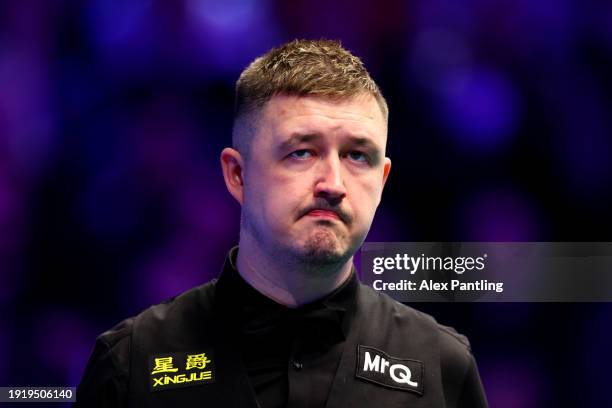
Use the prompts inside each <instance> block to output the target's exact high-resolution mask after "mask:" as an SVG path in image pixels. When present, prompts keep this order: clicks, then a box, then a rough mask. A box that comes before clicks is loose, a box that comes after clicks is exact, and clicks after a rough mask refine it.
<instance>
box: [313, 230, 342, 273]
mask: <svg viewBox="0 0 612 408" xmlns="http://www.w3.org/2000/svg"><path fill="white" fill-rule="evenodd" d="M347 252H348V251H347V250H346V248H344V245H341V243H340V242H339V240H338V238H337V237H336V235H335V234H334V233H332V232H330V231H318V232H316V233H314V234H313V235H311V236H310V237H309V238H308V240H307V241H306V243H305V244H304V246H303V247H302V255H303V258H304V261H306V262H308V263H310V264H315V265H331V264H336V263H341V262H345V261H346V260H347V259H348V258H350V256H351V255H352V254H347Z"/></svg>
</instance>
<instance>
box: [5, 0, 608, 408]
mask: <svg viewBox="0 0 612 408" xmlns="http://www.w3.org/2000/svg"><path fill="white" fill-rule="evenodd" d="M296 37H306V38H320V37H327V38H334V39H340V40H342V42H343V44H344V45H345V46H346V47H347V48H349V49H350V50H352V51H353V52H354V53H355V54H357V55H358V56H360V57H362V58H363V60H364V61H365V63H366V65H367V67H368V68H369V70H370V71H371V73H372V75H373V77H374V78H375V79H376V80H377V82H378V83H379V84H380V86H381V88H382V91H383V93H384V94H385V96H386V97H387V99H388V102H389V106H390V112H391V115H390V129H389V146H388V154H389V156H390V157H391V159H392V160H393V169H392V172H391V177H390V179H389V182H388V184H387V187H386V191H385V193H384V197H383V203H382V204H381V206H380V208H379V211H378V214H377V217H376V219H375V223H374V226H373V228H372V231H371V233H370V235H369V237H368V240H370V241H612V234H611V232H610V231H611V229H610V227H611V226H612V225H611V224H612V223H611V221H610V204H611V197H612V187H611V186H612V170H611V169H612V166H611V165H610V160H609V159H610V157H611V146H612V142H611V140H610V139H611V135H612V119H611V115H610V111H611V107H612V75H611V72H612V3H610V2H609V1H593V2H588V4H587V3H585V2H579V1H569V0H497V1H485V0H421V1H399V0H395V1H393V0H392V1H381V0H378V1H356V0H352V1H348V0H344V1H333V2H328V1H322V0H310V1H305V0H299V1H255V0H214V1H213V0H174V1H161V0H160V1H153V0H133V1H109V0H92V1H65V0H64V1H61V0H48V1H35V0H21V1H4V2H1V3H0V385H4V386H9V385H15V386H17V385H19V386H24V385H39V386H43V385H64V386H67V385H76V384H77V383H78V381H79V378H80V376H81V374H82V370H83V368H84V364H85V362H86V359H87V357H88V355H89V353H90V351H91V347H92V345H93V343H94V339H95V337H96V335H97V334H99V333H101V332H102V331H104V330H106V329H108V328H110V327H111V326H113V325H114V324H115V323H116V322H118V321H120V320H121V319H123V318H125V317H127V316H130V315H133V314H135V313H138V312H139V311H140V310H142V309H143V308H145V307H147V306H149V305H150V304H153V303H158V302H160V301H162V300H164V299H165V298H168V297H170V296H172V295H175V294H177V293H180V292H181V291H183V290H186V289H187V288H190V287H192V286H196V285H199V284H200V283H202V282H204V281H207V280H209V279H210V278H212V277H214V276H216V274H217V273H218V271H219V269H220V266H221V265H222V262H223V258H224V255H225V252H226V251H227V250H228V249H229V248H230V247H231V246H232V245H234V244H235V243H236V242H237V238H238V217H239V207H238V205H237V204H236V203H235V202H234V201H233V199H232V198H231V196H230V195H229V194H228V193H227V192H226V191H225V187H224V185H223V181H222V176H221V172H220V167H219V160H218V156H219V153H220V151H221V149H222V148H223V147H224V146H226V145H228V144H229V143H230V129H231V112H232V104H233V84H234V82H235V80H236V79H237V77H238V75H239V73H240V71H241V70H242V68H244V66H245V65H246V64H247V63H248V62H249V61H251V60H252V59H253V58H254V57H256V56H258V55H260V54H262V53H263V52H265V51H266V50H268V49H269V48H270V47H271V46H274V45H278V44H281V43H282V42H284V41H287V40H291V39H293V38H296ZM576 279H581V277H580V276H579V275H577V276H576ZM417 307H419V308H421V309H422V310H425V311H428V312H430V313H433V314H434V315H435V316H436V317H437V319H438V320H439V321H440V322H441V323H444V324H447V325H451V326H454V327H455V328H457V329H458V330H459V331H460V332H462V333H465V334H467V335H468V336H469V337H470V339H471V341H472V345H473V350H474V353H475V355H476V358H477V360H478V362H479V367H480V371H481V376H482V379H483V382H484V385H485V387H486V389H487V392H488V396H489V400H490V403H491V406H492V407H573V406H581V407H603V406H612V395H611V394H610V392H609V388H610V387H609V381H610V380H609V378H610V376H609V371H610V366H611V365H612V349H611V348H610V344H612V329H611V327H610V320H611V318H612V305H610V304H569V303H568V304H519V303H513V304H510V303H509V304H488V303H487V304H423V305H417ZM37 406H40V405H37Z"/></svg>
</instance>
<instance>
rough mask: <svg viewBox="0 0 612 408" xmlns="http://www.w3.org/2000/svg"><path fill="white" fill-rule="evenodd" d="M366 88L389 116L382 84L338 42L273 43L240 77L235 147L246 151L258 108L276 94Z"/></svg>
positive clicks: (337, 93)
mask: <svg viewBox="0 0 612 408" xmlns="http://www.w3.org/2000/svg"><path fill="white" fill-rule="evenodd" d="M362 93H367V94H370V95H372V96H373V97H374V98H375V99H376V101H377V102H378V105H379V106H380V110H381V111H382V113H383V117H384V119H385V121H386V120H387V119H388V116H389V110H388V107H387V102H386V101H385V98H384V97H383V95H382V93H381V92H380V89H379V88H378V85H376V83H375V82H374V80H373V79H372V78H371V77H370V74H369V73H368V71H367V70H366V69H365V67H364V65H363V62H362V61H361V60H360V59H359V58H358V57H356V56H354V55H353V54H351V53H350V52H349V51H348V50H346V49H345V48H343V47H342V45H341V44H340V42H338V41H332V40H324V39H322V40H294V41H291V42H288V43H286V44H283V45H281V46H280V47H276V48H273V49H271V50H270V51H268V52H267V53H265V54H264V55H262V56H261V57H258V58H256V59H255V60H254V61H253V62H251V64H250V65H249V66H248V67H247V68H246V69H245V70H244V71H242V74H241V75H240V78H239V79H238V81H237V82H236V105H235V110H234V129H233V132H232V143H233V145H234V148H236V149H237V150H239V151H240V152H241V153H242V154H243V155H248V152H249V148H250V146H249V145H250V140H251V138H252V136H253V134H254V132H255V128H256V122H257V113H259V111H260V110H261V109H262V108H263V106H264V105H265V104H266V102H268V101H269V100H270V98H272V97H273V96H274V95H277V94H286V95H295V96H325V97H330V98H336V99H343V98H350V97H352V96H356V95H358V94H362Z"/></svg>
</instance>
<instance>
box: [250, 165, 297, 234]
mask: <svg viewBox="0 0 612 408" xmlns="http://www.w3.org/2000/svg"><path fill="white" fill-rule="evenodd" d="M299 181H300V180H299V179H296V178H295V177H293V178H288V177H282V176H278V175H277V176H273V175H270V174H267V173H266V174H264V173H258V174H253V179H252V180H249V184H248V188H245V201H248V202H247V205H248V206H249V208H251V212H252V213H254V214H256V215H257V216H259V217H262V218H263V219H264V220H265V221H266V223H268V224H270V225H274V224H279V223H283V222H286V218H287V217H288V216H293V215H294V213H295V212H296V210H297V209H298V208H299V206H300V203H301V202H302V201H300V200H301V198H300V197H301V195H300V194H299V193H300V191H301V187H300V185H299V184H300V182H299Z"/></svg>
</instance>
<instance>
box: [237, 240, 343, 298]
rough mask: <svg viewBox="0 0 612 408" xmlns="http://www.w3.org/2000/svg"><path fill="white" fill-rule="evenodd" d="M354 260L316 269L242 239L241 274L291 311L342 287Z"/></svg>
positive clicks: (240, 251) (239, 264) (254, 286)
mask: <svg viewBox="0 0 612 408" xmlns="http://www.w3.org/2000/svg"><path fill="white" fill-rule="evenodd" d="M352 265H353V257H352V256H351V257H350V258H349V259H348V260H347V261H346V262H343V263H340V264H331V265H325V266H321V267H313V266H309V265H306V264H304V263H298V262H292V261H291V260H288V259H287V257H280V256H274V255H273V254H268V253H266V252H264V251H262V250H261V248H260V247H259V245H257V244H256V243H255V242H253V241H252V240H248V239H243V238H242V236H241V239H240V250H239V251H238V259H237V261H236V266H237V268H238V273H239V274H240V276H242V278H243V279H244V280H245V281H246V282H247V283H249V285H251V286H252V287H253V288H255V290H257V291H258V292H260V293H262V294H263V295H265V296H267V297H268V298H270V299H272V300H274V301H275V302H277V303H280V304H282V305H285V306H287V307H290V308H296V307H299V306H302V305H305V304H307V303H311V302H314V301H316V300H318V299H321V298H323V297H325V296H326V295H328V294H330V293H331V292H333V291H334V290H336V289H337V288H338V287H340V286H341V285H342V284H343V283H344V282H345V281H346V280H347V279H348V278H349V277H350V275H351V270H352Z"/></svg>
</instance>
